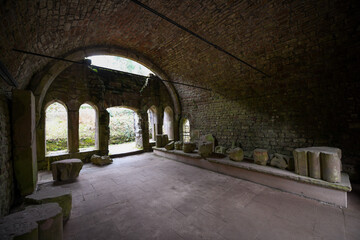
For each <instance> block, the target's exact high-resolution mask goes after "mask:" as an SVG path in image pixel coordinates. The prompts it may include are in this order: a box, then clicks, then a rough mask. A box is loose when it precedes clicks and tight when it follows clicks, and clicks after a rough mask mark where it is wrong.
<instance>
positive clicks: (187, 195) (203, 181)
mask: <svg viewBox="0 0 360 240" xmlns="http://www.w3.org/2000/svg"><path fill="white" fill-rule="evenodd" d="M61 187H66V188H70V189H71V190H72V193H73V209H72V213H71V214H72V215H71V218H70V220H69V221H68V222H67V224H66V225H65V226H64V239H76V240H79V239H86V240H89V239H96V240H99V239H106V240H111V239H171V240H173V239H267V240H269V239H281V240H283V239H301V240H304V239H334V240H335V239H336V240H341V239H347V240H350V239H360V195H359V192H355V191H354V192H352V193H350V194H349V195H348V196H349V207H348V208H347V209H340V208H337V207H333V206H328V205H324V204H321V203H319V202H317V201H314V200H310V199H305V198H301V197H298V196H294V195H292V194H288V193H285V192H281V191H278V190H275V189H271V188H268V187H265V186H262V185H258V184H255V183H251V182H247V181H244V180H240V179H236V178H233V177H229V176H225V175H221V174H217V173H214V172H210V171H208V170H203V169H200V168H196V167H193V166H189V165H185V164H183V163H179V162H175V161H172V160H168V159H165V158H161V157H157V156H155V155H153V154H152V153H144V154H141V155H136V156H129V157H125V158H121V159H120V158H119V159H115V161H114V163H113V164H111V165H108V166H104V167H96V166H92V165H90V164H86V165H85V166H84V169H83V170H82V172H81V173H80V176H79V178H78V180H77V181H76V182H74V183H69V184H65V185H62V186H61Z"/></svg>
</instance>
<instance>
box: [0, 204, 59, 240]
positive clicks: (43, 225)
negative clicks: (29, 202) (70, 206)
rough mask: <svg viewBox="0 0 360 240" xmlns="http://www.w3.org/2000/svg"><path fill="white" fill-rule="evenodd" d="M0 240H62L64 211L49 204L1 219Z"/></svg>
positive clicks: (30, 207)
mask: <svg viewBox="0 0 360 240" xmlns="http://www.w3.org/2000/svg"><path fill="white" fill-rule="evenodd" d="M0 239H2V240H8V239H29V240H62V239H63V221H62V210H61V208H60V207H59V205H58V204H57V203H47V204H42V205H35V206H29V207H27V208H25V210H23V211H20V212H16V213H13V214H10V215H8V216H5V217H3V218H0Z"/></svg>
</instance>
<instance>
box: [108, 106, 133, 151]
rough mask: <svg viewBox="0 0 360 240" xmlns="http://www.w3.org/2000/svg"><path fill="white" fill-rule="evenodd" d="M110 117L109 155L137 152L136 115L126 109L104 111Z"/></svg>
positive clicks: (113, 108)
mask: <svg viewBox="0 0 360 240" xmlns="http://www.w3.org/2000/svg"><path fill="white" fill-rule="evenodd" d="M106 110H107V111H108V112H109V115H110V121H109V130H110V139H109V155H115V154H122V153H128V152H133V151H137V150H139V147H140V146H139V145H138V144H137V141H136V137H137V125H138V116H137V113H136V112H135V111H134V110H132V109H129V108H126V107H110V108H107V109H106Z"/></svg>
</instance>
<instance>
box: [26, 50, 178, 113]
mask: <svg viewBox="0 0 360 240" xmlns="http://www.w3.org/2000/svg"><path fill="white" fill-rule="evenodd" d="M92 55H115V56H120V57H125V58H128V59H131V60H133V61H136V62H138V63H140V64H142V65H144V66H145V67H147V68H148V69H150V70H151V71H152V72H154V73H155V74H156V75H157V76H158V77H159V78H160V79H164V80H167V79H168V77H167V75H166V74H165V73H164V72H163V71H162V70H161V69H160V68H158V67H157V66H156V65H154V64H153V63H152V62H151V61H150V60H149V59H147V58H146V57H144V56H142V55H141V54H138V53H135V52H133V51H131V50H127V49H123V48H118V47H89V48H87V49H78V50H75V51H73V52H72V53H69V54H68V55H66V56H65V58H66V59H69V60H72V61H79V60H83V59H84V58H85V57H88V56H92ZM71 64H72V63H68V62H63V61H56V62H53V63H52V64H51V65H49V66H47V67H46V68H45V69H44V70H43V72H42V73H41V74H40V75H38V76H37V77H35V79H32V82H34V83H30V88H31V86H34V87H33V88H32V90H33V92H34V95H35V96H36V104H37V119H38V120H39V117H40V111H41V107H42V105H43V101H44V98H45V96H46V93H47V90H48V89H49V87H50V85H51V83H52V82H53V81H54V80H55V79H56V77H57V76H58V75H59V74H60V73H61V72H62V71H64V70H65V69H66V68H67V67H69V66H70V65H71ZM164 85H165V86H166V88H167V89H168V91H169V93H170V96H171V99H172V101H173V106H174V110H175V114H176V115H180V112H181V106H180V101H179V98H178V95H177V92H176V90H175V88H174V86H173V84H171V83H168V82H164Z"/></svg>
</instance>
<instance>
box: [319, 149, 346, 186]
mask: <svg viewBox="0 0 360 240" xmlns="http://www.w3.org/2000/svg"><path fill="white" fill-rule="evenodd" d="M320 161H321V175H322V179H323V180H325V181H327V182H332V183H337V182H341V161H340V158H339V154H338V152H336V151H326V152H325V151H324V152H321V153H320Z"/></svg>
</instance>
